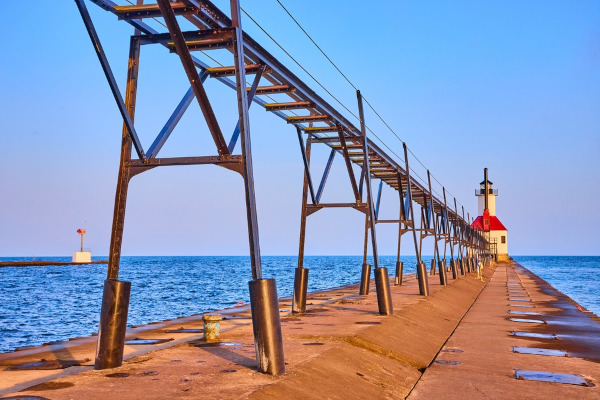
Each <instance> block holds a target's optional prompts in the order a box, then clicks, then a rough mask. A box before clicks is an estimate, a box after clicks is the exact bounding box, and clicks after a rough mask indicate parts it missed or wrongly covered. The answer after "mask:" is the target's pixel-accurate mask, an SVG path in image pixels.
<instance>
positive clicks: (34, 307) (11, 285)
mask: <svg viewBox="0 0 600 400" xmlns="http://www.w3.org/2000/svg"><path fill="white" fill-rule="evenodd" d="M514 258H515V260H517V261H518V262H520V263H521V264H522V265H523V266H525V267H527V268H529V269H530V270H531V271H532V272H534V273H536V274H537V275H539V276H540V277H542V278H543V279H545V280H546V281H548V282H549V283H550V284H552V285H553V286H555V287H556V288H557V289H558V290H560V291H562V292H563V293H565V294H567V295H569V296H570V297H572V298H573V299H574V300H576V301H577V302H579V303H580V304H581V305H583V306H585V307H586V308H589V309H590V310H592V311H593V312H595V313H596V314H598V315H600V299H599V296H598V288H599V287H600V278H599V277H598V275H599V273H600V257H514ZM45 259H46V260H51V261H70V258H61V257H48V258H45ZM94 259H98V258H96V257H94ZM19 260H23V259H22V258H21V259H19V258H0V261H19ZM423 260H424V261H425V262H426V264H427V265H428V266H429V263H430V260H431V257H427V256H424V257H423ZM395 261H396V259H395V257H393V256H382V257H380V263H381V265H382V266H385V267H388V269H389V271H390V275H393V273H394V270H395ZM402 261H404V265H405V267H404V273H405V274H410V273H414V272H415V268H414V266H415V257H410V256H407V257H402ZM296 263H297V261H296V257H294V256H289V257H288V256H264V257H263V277H265V278H275V279H276V280H277V290H278V294H279V296H280V297H284V296H291V294H292V289H293V280H294V269H295V268H296ZM361 264H362V257H359V256H308V257H306V259H305V263H304V266H305V267H306V268H310V275H309V286H308V290H309V291H315V290H321V289H327V288H330V287H336V286H342V285H347V284H351V283H355V282H357V281H358V280H359V279H360V272H361ZM0 274H1V277H2V278H1V279H0V352H8V351H12V350H14V349H16V348H18V347H23V346H39V345H41V344H43V343H46V342H51V341H56V340H66V339H69V338H73V337H77V336H88V335H91V334H92V333H96V332H97V329H98V319H99V317H100V305H101V299H102V287H103V283H104V279H105V277H106V265H105V264H95V265H74V266H73V265H67V266H44V267H7V268H0ZM250 278H251V269H250V260H249V258H248V257H123V258H122V259H121V269H120V279H121V280H128V281H131V282H132V287H131V299H130V306H129V319H128V323H129V325H141V324H147V323H149V322H153V321H162V320H165V319H169V318H176V317H179V316H186V315H191V314H200V313H202V312H205V311H212V310H215V309H221V308H224V307H231V306H233V305H235V304H236V303H238V302H239V301H243V302H244V303H247V302H248V301H249V295H248V281H249V280H250Z"/></svg>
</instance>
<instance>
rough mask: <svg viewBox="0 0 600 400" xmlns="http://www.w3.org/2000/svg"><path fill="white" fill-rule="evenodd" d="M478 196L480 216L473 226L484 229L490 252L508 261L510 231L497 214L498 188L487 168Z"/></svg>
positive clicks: (501, 259)
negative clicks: (488, 175) (495, 186)
mask: <svg viewBox="0 0 600 400" xmlns="http://www.w3.org/2000/svg"><path fill="white" fill-rule="evenodd" d="M475 196H477V205H478V207H477V209H478V215H479V216H478V217H477V218H476V219H475V221H473V228H475V229H477V230H480V231H483V232H484V233H485V237H486V239H488V241H489V243H490V252H491V254H492V255H493V256H495V258H496V261H497V262H508V261H509V258H508V231H507V229H506V228H505V227H504V225H503V224H502V222H500V220H499V219H498V217H497V216H496V196H498V189H494V184H493V183H492V182H490V181H489V180H488V178H487V168H484V170H483V181H482V182H481V183H480V185H479V189H478V190H475Z"/></svg>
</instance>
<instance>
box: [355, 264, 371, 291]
mask: <svg viewBox="0 0 600 400" xmlns="http://www.w3.org/2000/svg"><path fill="white" fill-rule="evenodd" d="M370 283H371V264H366V263H365V264H363V266H362V273H361V274H360V287H359V288H358V294H360V295H361V296H366V295H368V294H369V284H370Z"/></svg>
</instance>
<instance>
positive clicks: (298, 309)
mask: <svg viewBox="0 0 600 400" xmlns="http://www.w3.org/2000/svg"><path fill="white" fill-rule="evenodd" d="M297 133H298V140H299V141H300V147H301V150H302V155H303V159H304V183H303V185H302V211H301V213H300V240H299V245H298V268H296V272H295V274H294V294H293V299H292V313H304V312H306V292H307V290H308V268H304V246H305V242H306V219H307V215H306V214H307V213H306V211H307V209H306V205H307V201H308V191H309V189H310V188H311V180H310V152H311V140H310V138H309V137H307V138H306V146H304V145H303V143H302V134H301V132H300V129H298V131H297ZM311 199H312V201H313V204H315V203H316V201H315V197H314V195H313V191H312V190H311Z"/></svg>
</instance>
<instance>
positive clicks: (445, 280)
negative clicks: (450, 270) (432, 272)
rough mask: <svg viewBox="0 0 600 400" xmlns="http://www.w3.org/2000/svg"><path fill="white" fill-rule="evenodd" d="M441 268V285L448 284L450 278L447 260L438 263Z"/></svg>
mask: <svg viewBox="0 0 600 400" xmlns="http://www.w3.org/2000/svg"><path fill="white" fill-rule="evenodd" d="M438 268H439V270H440V285H443V286H446V285H447V284H448V278H447V277H446V262H445V261H444V260H442V261H440V262H439V263H438Z"/></svg>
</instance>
